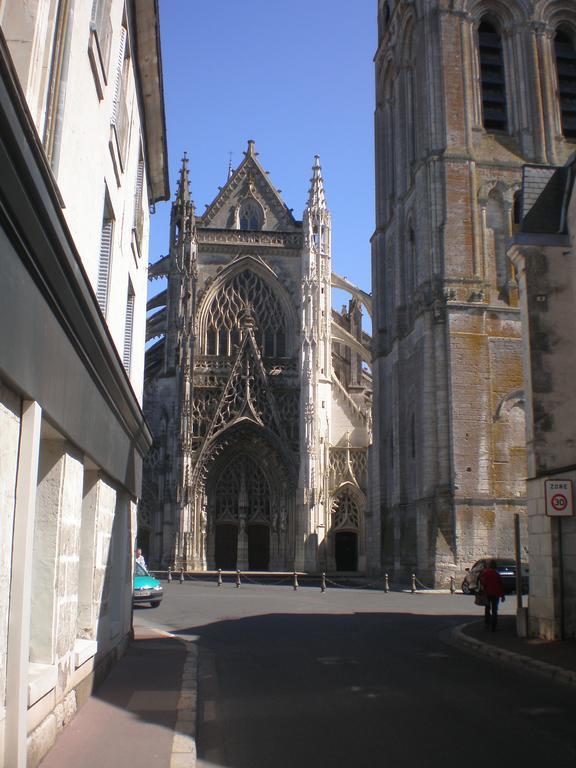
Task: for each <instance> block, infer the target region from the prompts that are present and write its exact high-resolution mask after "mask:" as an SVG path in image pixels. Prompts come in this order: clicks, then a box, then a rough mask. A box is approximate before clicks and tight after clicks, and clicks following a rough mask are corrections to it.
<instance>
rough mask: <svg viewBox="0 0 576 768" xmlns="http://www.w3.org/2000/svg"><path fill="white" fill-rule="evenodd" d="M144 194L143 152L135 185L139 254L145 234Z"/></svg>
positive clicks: (133, 224) (137, 169)
mask: <svg viewBox="0 0 576 768" xmlns="http://www.w3.org/2000/svg"><path fill="white" fill-rule="evenodd" d="M143 192H144V158H143V156H142V150H140V155H139V157H138V166H137V168H136V183H135V185H134V221H133V223H132V228H133V230H134V233H135V235H136V242H137V243H138V249H139V253H140V250H141V248H142V235H143V232H144V210H143V207H142V197H143Z"/></svg>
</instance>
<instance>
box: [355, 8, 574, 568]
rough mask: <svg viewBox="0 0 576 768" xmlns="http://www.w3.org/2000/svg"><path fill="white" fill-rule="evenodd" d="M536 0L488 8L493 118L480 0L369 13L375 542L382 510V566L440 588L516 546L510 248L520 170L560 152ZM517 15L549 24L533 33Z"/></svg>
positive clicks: (518, 486) (563, 151)
mask: <svg viewBox="0 0 576 768" xmlns="http://www.w3.org/2000/svg"><path fill="white" fill-rule="evenodd" d="M536 5H537V4H535V3H529V4H522V3H520V2H510V3H507V4H506V9H504V7H503V6H502V7H500V10H499V11H498V10H497V9H494V11H493V13H492V15H491V16H490V19H491V23H492V24H496V27H497V29H498V30H499V32H500V34H501V39H502V51H503V53H502V56H503V62H504V65H503V66H504V70H503V71H504V73H505V80H506V85H505V99H506V119H507V124H506V127H505V129H504V130H500V129H499V130H494V129H492V128H490V127H485V125H484V117H483V104H482V93H481V91H480V87H479V82H480V78H479V66H480V61H479V51H478V26H479V24H480V22H481V20H482V19H483V18H484V14H485V12H486V10H485V4H483V3H480V2H476V1H475V0H465V1H464V2H462V3H460V4H459V10H458V11H456V10H454V9H453V8H452V7H450V8H449V7H447V4H446V3H441V2H433V3H429V4H427V6H426V8H425V9H419V11H418V12H417V11H416V10H415V8H414V4H413V3H410V2H397V3H395V4H394V7H393V9H392V13H391V16H390V19H389V20H388V21H387V22H385V20H384V18H380V19H379V45H378V51H377V54H376V57H375V63H376V119H375V129H376V166H377V173H376V211H377V221H376V232H375V234H374V237H373V241H372V249H373V250H372V253H373V292H374V339H375V345H374V347H375V360H374V377H375V379H374V391H375V398H374V444H375V446H376V447H375V450H374V461H373V470H374V472H373V475H372V480H371V483H372V489H371V492H370V498H371V504H372V505H373V514H372V515H371V516H370V518H371V519H372V521H373V522H372V525H373V528H372V534H371V536H372V537H376V536H377V535H378V526H376V525H375V523H374V520H375V519H376V517H378V516H380V519H381V537H382V538H381V540H382V567H385V568H386V569H388V568H394V569H395V570H398V572H399V573H400V572H402V573H405V572H406V570H407V569H409V568H412V567H413V568H416V569H417V571H418V572H419V573H421V574H422V575H423V576H426V577H428V578H430V579H431V580H432V581H436V582H438V583H440V582H443V581H445V580H446V579H447V577H448V575H449V574H450V573H455V574H457V575H458V574H461V573H462V572H463V569H464V567H465V566H469V565H470V564H471V563H472V562H473V561H474V560H475V559H477V558H478V557H480V556H485V555H490V554H495V555H502V556H504V555H511V554H513V545H512V527H511V526H512V521H513V515H514V513H515V512H519V513H521V514H525V511H526V502H525V477H526V452H525V444H524V440H523V430H524V413H523V411H524V397H523V393H522V392H523V377H522V347H521V334H522V330H521V321H520V312H519V306H518V285H517V281H516V280H515V275H514V272H513V270H512V268H511V265H510V263H509V261H508V260H507V257H506V244H507V242H508V240H509V239H510V237H511V236H512V234H513V229H514V226H515V222H514V211H515V205H517V198H516V195H517V193H518V190H519V189H520V185H521V178H522V167H523V164H524V163H526V162H537V163H557V162H558V160H559V159H561V158H565V157H567V156H568V155H569V153H570V152H571V151H572V150H573V149H574V144H573V143H572V142H571V141H570V140H566V139H565V138H564V137H562V136H561V131H560V130H559V121H558V115H559V110H558V107H557V105H556V103H555V102H554V98H555V97H554V96H553V93H554V91H555V88H556V85H555V78H556V75H555V69H554V67H555V64H554V53H553V37H554V33H555V29H556V28H557V26H558V24H560V23H562V18H561V16H562V13H559V14H557V15H555V16H551V15H549V17H547V18H542V17H541V15H537V11H538V13H539V12H540V10H542V9H537V7H536ZM500 11H501V13H500ZM382 12H383V11H381V13H382ZM547 13H548V14H550V12H549V11H546V13H544V16H546V14H547ZM527 16H530V17H532V18H533V19H534V20H536V19H537V18H538V22H539V23H540V22H542V21H543V22H544V24H545V25H548V26H547V28H546V35H545V36H543V37H542V38H540V32H538V31H537V27H536V24H534V26H532V27H530V28H529V27H528V26H526V24H525V20H526V17H527ZM538 46H540V50H541V51H542V54H543V55H542V57H541V58H538V59H534V57H533V56H532V55H531V52H532V51H533V50H534V49H536V47H538ZM416 51H417V52H418V53H417V54H416ZM520 61H522V62H525V64H523V65H520V64H519V62H520ZM536 92H537V93H538V94H539V96H538V99H540V101H537V99H536V98H535V97H534V94H535V93H536ZM542 105H546V108H545V109H544V108H543V106H542ZM545 136H546V139H545ZM551 137H554V138H553V139H552V140H550V139H551ZM411 361H415V362H416V364H415V365H412V362H411ZM414 438H415V439H414ZM414 443H416V449H415V450H414ZM487 547H490V550H491V551H486V548H487ZM371 557H372V558H373V559H372V562H373V563H374V555H372V556H371Z"/></svg>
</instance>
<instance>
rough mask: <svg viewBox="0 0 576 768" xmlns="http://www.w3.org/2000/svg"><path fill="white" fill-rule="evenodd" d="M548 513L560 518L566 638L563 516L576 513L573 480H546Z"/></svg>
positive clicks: (560, 582) (560, 584)
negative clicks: (575, 510) (575, 511)
mask: <svg viewBox="0 0 576 768" xmlns="http://www.w3.org/2000/svg"><path fill="white" fill-rule="evenodd" d="M544 495H545V498H546V514H547V515H548V517H557V518H558V592H559V604H560V615H559V624H560V639H561V640H563V639H564V556H563V553H562V518H563V517H572V516H573V515H574V497H573V496H574V495H573V488H572V480H564V479H562V480H552V479H549V480H545V481H544Z"/></svg>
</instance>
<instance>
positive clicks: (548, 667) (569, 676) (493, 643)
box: [451, 621, 576, 685]
mask: <svg viewBox="0 0 576 768" xmlns="http://www.w3.org/2000/svg"><path fill="white" fill-rule="evenodd" d="M478 624H479V622H477V621H471V622H468V623H466V624H461V625H460V626H458V627H455V628H454V629H453V630H452V632H451V639H452V640H453V641H454V642H455V643H456V644H457V645H459V646H462V647H464V648H466V649H468V650H470V651H473V652H474V653H477V654H480V655H482V656H488V657H489V658H492V659H496V660H497V661H501V662H504V663H506V664H511V665H512V666H515V667H518V668H521V669H527V670H529V671H531V672H535V673H537V674H539V675H543V676H545V677H548V678H550V679H552V680H555V681H557V682H561V683H567V684H569V685H576V669H566V668H565V667H560V666H557V665H556V664H550V663H549V662H546V661H542V660H541V659H538V658H535V657H534V656H527V655H525V654H523V653H518V651H512V650H510V649H509V648H504V647H502V646H501V645H498V633H497V632H496V633H495V634H494V635H492V634H488V633H486V641H482V640H478V639H477V638H476V637H472V635H470V634H469V632H470V630H472V629H477V627H478ZM522 643H527V641H525V640H520V639H518V644H519V645H521V644H522ZM526 647H528V646H527V645H526Z"/></svg>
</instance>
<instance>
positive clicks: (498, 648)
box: [452, 616, 576, 685]
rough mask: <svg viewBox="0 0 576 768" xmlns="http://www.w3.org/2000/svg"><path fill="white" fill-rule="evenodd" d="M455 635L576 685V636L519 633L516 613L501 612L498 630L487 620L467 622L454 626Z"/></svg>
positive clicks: (481, 649)
mask: <svg viewBox="0 0 576 768" xmlns="http://www.w3.org/2000/svg"><path fill="white" fill-rule="evenodd" d="M452 639H453V640H454V641H455V642H456V643H457V644H458V645H461V646H463V647H466V648H467V649H468V650H471V651H474V652H475V653H479V654H481V655H483V656H488V657H491V658H493V659H497V660H498V661H502V662H505V663H507V664H512V665H513V666H516V667H521V668H523V669H526V670H530V671H532V672H536V673H537V674H540V675H544V676H546V677H548V678H551V679H553V680H557V681H558V682H563V683H568V684H571V685H576V640H564V641H559V640H556V641H552V640H538V639H535V638H520V637H517V636H516V617H515V616H500V617H499V618H498V629H497V631H496V632H490V631H488V630H487V629H485V627H484V620H481V621H473V622H470V623H468V624H463V625H461V626H459V627H456V629H454V630H452Z"/></svg>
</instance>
